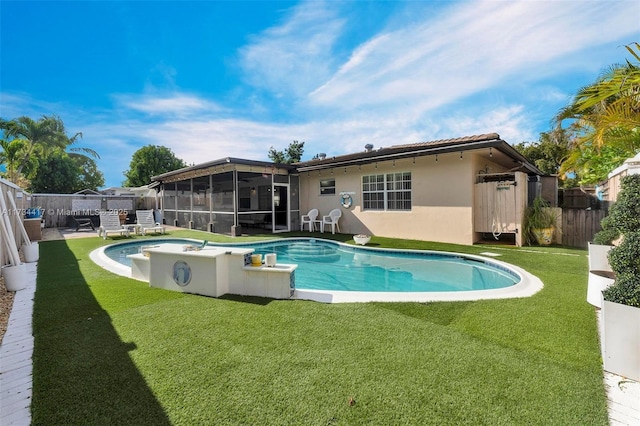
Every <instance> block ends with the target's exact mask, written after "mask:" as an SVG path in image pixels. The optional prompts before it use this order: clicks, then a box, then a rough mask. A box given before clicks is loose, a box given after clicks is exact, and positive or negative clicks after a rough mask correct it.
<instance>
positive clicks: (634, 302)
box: [602, 274, 640, 308]
mask: <svg viewBox="0 0 640 426" xmlns="http://www.w3.org/2000/svg"><path fill="white" fill-rule="evenodd" d="M602 294H603V295H604V300H606V301H609V302H615V303H620V304H622V305H628V306H633V307H636V308H640V276H638V275H635V274H624V275H617V276H616V282H615V284H614V285H612V286H611V287H609V288H607V289H606V290H604V291H603V292H602Z"/></svg>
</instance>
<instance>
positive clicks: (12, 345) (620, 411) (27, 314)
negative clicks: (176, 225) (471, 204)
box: [0, 229, 640, 426]
mask: <svg viewBox="0 0 640 426" xmlns="http://www.w3.org/2000/svg"><path fill="white" fill-rule="evenodd" d="M96 236H97V234H96V233H95V231H90V232H84V231H80V232H75V231H72V230H65V229H54V230H49V229H45V232H44V233H43V240H59V239H71V238H83V237H94V238H95V237H96ZM27 265H28V271H29V272H28V276H27V280H28V282H27V283H26V288H25V289H23V290H20V291H18V292H16V295H15V299H14V303H13V307H12V310H11V316H10V317H9V324H8V327H7V332H6V333H5V335H4V337H3V339H2V343H1V344H0V424H2V425H3V426H4V425H25V426H26V425H29V424H30V423H31V396H32V393H31V390H32V367H33V364H32V355H33V345H34V338H33V329H32V322H31V321H32V316H33V298H34V294H35V289H36V278H37V269H36V265H37V264H36V263H30V264H27ZM594 309H596V312H597V314H598V316H599V310H598V309H597V308H594ZM603 386H604V388H605V391H606V394H607V407H608V413H609V424H611V425H614V426H618V425H638V424H640V404H638V401H640V383H639V382H635V381H632V380H629V379H627V378H625V377H621V376H617V375H615V374H611V373H608V372H606V371H605V372H604V376H603Z"/></svg>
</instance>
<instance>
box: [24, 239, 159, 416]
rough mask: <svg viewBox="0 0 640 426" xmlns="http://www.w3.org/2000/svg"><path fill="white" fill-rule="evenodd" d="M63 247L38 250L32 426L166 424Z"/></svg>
mask: <svg viewBox="0 0 640 426" xmlns="http://www.w3.org/2000/svg"><path fill="white" fill-rule="evenodd" d="M82 261H90V260H88V254H87V258H86V259H80V260H78V259H77V258H76V256H75V255H74V253H73V252H71V251H70V250H69V248H68V246H67V242H66V241H49V242H46V243H42V244H41V245H40V261H39V264H38V278H37V286H36V294H35V304H34V314H33V325H34V327H33V329H34V338H35V348H34V356H33V404H32V420H33V424H83V425H87V424H92V425H98V424H110V425H111V424H136V425H146V424H149V425H169V424H171V422H170V421H169V418H168V417H167V415H166V413H165V411H164V410H163V407H162V406H161V405H160V403H159V402H158V401H157V399H156V397H155V396H154V394H153V392H152V390H151V389H150V388H149V387H148V385H147V383H146V382H145V378H144V377H143V376H142V375H141V374H140V372H139V370H138V368H137V367H136V365H135V364H134V362H133V361H132V359H131V357H130V355H129V352H130V351H132V350H135V349H136V344H135V343H134V342H123V341H122V340H121V339H120V337H119V335H118V333H117V331H116V329H115V328H114V327H113V324H112V322H111V318H110V317H109V315H108V314H107V312H105V310H104V309H103V308H102V307H101V306H100V305H99V303H98V301H97V300H96V298H95V296H94V294H93V293H92V290H91V287H90V285H89V284H88V283H87V279H86V278H85V276H84V275H83V272H82V271H81V268H80V262H82Z"/></svg>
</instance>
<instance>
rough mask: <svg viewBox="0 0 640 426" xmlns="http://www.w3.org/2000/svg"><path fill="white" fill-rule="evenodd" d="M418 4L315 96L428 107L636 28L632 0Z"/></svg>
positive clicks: (545, 67)
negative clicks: (436, 7) (409, 18)
mask: <svg viewBox="0 0 640 426" xmlns="http://www.w3.org/2000/svg"><path fill="white" fill-rule="evenodd" d="M414 7H415V14H416V15H418V14H422V16H423V19H419V18H415V19H414V21H413V23H411V24H409V25H405V26H404V27H403V28H400V29H390V30H388V31H387V32H385V33H384V34H380V35H378V36H376V37H374V38H372V39H371V40H370V41H368V42H366V43H364V44H363V45H362V46H360V47H359V48H358V49H356V50H355V51H354V53H353V55H352V57H351V58H350V60H349V61H347V62H346V63H345V64H344V65H343V66H342V67H341V69H340V70H339V71H338V72H337V73H336V74H335V75H334V76H333V77H332V78H331V79H329V80H328V81H327V82H326V83H324V84H323V85H322V86H320V87H318V88H317V89H316V90H315V91H313V92H312V93H311V96H310V100H311V101H313V102H315V103H317V104H319V105H323V106H327V105H331V106H332V107H334V108H341V109H343V110H354V109H360V108H389V107H391V108H401V107H402V106H403V105H408V107H409V108H415V107H416V105H418V106H420V107H421V108H423V109H424V110H425V111H428V110H432V109H435V108H437V107H440V106H442V105H446V104H448V103H451V102H454V101H456V100H457V99H461V98H464V97H466V96H469V95H470V94H474V93H477V92H479V91H483V90H487V89H490V88H496V89H500V86H501V85H505V84H509V80H510V79H514V78H515V79H532V80H534V81H535V79H536V72H535V71H534V72H532V70H536V69H540V70H541V72H540V74H542V75H548V73H549V68H554V67H555V66H556V63H558V62H559V63H562V62H563V60H564V59H565V57H566V56H567V55H570V54H572V53H574V52H581V51H582V52H583V51H585V50H586V49H589V48H591V47H592V46H594V45H599V44H605V43H607V42H610V41H612V40H618V39H620V38H621V37H624V36H628V35H631V34H634V33H636V34H637V18H638V15H637V14H638V6H637V4H636V3H633V2H613V3H611V2H578V1H574V2H557V1H530V2H524V1H521V2H501V1H477V2H463V3H456V4H455V5H454V6H452V7H451V8H450V9H449V10H446V11H444V12H442V11H441V13H439V14H438V15H437V16H433V15H431V14H430V13H431V12H430V9H429V8H428V7H425V5H424V4H423V3H417V4H416V5H415V6H414ZM594 25H595V26H597V28H606V29H607V30H606V31H598V30H595V28H594ZM563 66H566V65H565V64H563Z"/></svg>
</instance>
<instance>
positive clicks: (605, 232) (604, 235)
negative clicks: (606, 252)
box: [593, 216, 620, 246]
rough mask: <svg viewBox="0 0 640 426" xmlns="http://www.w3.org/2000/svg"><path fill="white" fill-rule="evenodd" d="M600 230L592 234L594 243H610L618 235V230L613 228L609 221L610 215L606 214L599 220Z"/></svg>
mask: <svg viewBox="0 0 640 426" xmlns="http://www.w3.org/2000/svg"><path fill="white" fill-rule="evenodd" d="M600 227H601V228H602V230H601V231H600V232H598V233H596V234H595V235H594V236H593V243H594V244H602V245H607V246H609V245H611V243H612V242H613V240H616V239H617V238H618V237H619V236H620V231H618V230H617V229H615V228H614V227H613V225H612V223H611V216H606V217H605V218H604V219H602V220H601V221H600Z"/></svg>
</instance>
